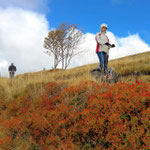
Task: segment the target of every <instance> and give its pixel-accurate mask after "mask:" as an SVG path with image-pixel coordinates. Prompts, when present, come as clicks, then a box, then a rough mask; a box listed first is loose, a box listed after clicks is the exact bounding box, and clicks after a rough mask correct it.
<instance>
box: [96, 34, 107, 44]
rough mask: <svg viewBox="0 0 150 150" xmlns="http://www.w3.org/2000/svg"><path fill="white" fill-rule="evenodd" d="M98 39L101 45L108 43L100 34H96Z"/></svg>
mask: <svg viewBox="0 0 150 150" xmlns="http://www.w3.org/2000/svg"><path fill="white" fill-rule="evenodd" d="M96 40H97V42H98V43H99V44H101V45H104V44H105V43H106V41H104V40H103V39H102V38H101V35H99V34H96Z"/></svg>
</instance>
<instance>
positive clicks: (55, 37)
mask: <svg viewBox="0 0 150 150" xmlns="http://www.w3.org/2000/svg"><path fill="white" fill-rule="evenodd" d="M59 39H60V31H59V30H52V31H50V32H49V33H48V37H46V38H45V39H44V48H46V49H47V51H46V52H45V53H46V54H48V55H51V54H52V55H54V69H56V68H57V66H58V64H59V63H60V62H61V56H60V43H59Z"/></svg>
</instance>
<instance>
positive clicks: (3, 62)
mask: <svg viewBox="0 0 150 150" xmlns="http://www.w3.org/2000/svg"><path fill="white" fill-rule="evenodd" d="M0 20H1V22H0V72H2V74H4V75H6V74H7V68H8V64H10V63H11V62H13V63H14V64H15V65H16V66H17V70H18V71H17V73H24V72H30V71H38V70H42V69H43V67H46V68H48V67H49V68H50V62H52V60H50V57H49V56H47V55H46V54H45V53H43V50H44V48H43V40H44V37H46V36H47V34H48V30H49V25H48V21H47V20H46V18H45V16H44V15H41V14H38V13H33V12H31V11H25V10H22V9H14V8H8V9H0Z"/></svg>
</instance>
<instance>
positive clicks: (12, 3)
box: [0, 0, 51, 11]
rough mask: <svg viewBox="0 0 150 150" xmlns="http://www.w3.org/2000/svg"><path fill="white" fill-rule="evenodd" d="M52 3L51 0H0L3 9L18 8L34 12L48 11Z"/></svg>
mask: <svg viewBox="0 0 150 150" xmlns="http://www.w3.org/2000/svg"><path fill="white" fill-rule="evenodd" d="M50 1H51V0H0V6H1V7H3V8H7V7H18V8H22V9H28V10H34V11H45V10H46V11H47V10H48V4H49V3H50Z"/></svg>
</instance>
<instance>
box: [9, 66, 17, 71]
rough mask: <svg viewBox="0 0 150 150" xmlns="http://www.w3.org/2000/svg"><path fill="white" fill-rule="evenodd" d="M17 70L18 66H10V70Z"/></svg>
mask: <svg viewBox="0 0 150 150" xmlns="http://www.w3.org/2000/svg"><path fill="white" fill-rule="evenodd" d="M16 70H17V69H16V66H14V65H11V66H9V68H8V71H16Z"/></svg>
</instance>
